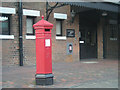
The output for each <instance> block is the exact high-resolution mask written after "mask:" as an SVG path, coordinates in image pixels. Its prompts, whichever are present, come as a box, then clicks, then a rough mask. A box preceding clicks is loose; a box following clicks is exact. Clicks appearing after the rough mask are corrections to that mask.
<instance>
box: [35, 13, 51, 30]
mask: <svg viewBox="0 0 120 90" xmlns="http://www.w3.org/2000/svg"><path fill="white" fill-rule="evenodd" d="M33 27H34V29H41V28H42V29H52V27H53V24H52V23H50V22H48V21H46V20H44V16H43V15H42V20H40V21H38V22H37V23H36V24H34V25H33Z"/></svg>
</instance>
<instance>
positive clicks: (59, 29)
mask: <svg viewBox="0 0 120 90" xmlns="http://www.w3.org/2000/svg"><path fill="white" fill-rule="evenodd" d="M56 36H62V20H58V19H57V20H56Z"/></svg>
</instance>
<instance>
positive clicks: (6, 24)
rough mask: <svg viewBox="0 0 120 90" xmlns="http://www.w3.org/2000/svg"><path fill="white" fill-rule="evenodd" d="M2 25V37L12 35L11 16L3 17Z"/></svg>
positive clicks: (0, 33) (0, 20) (0, 23)
mask: <svg viewBox="0 0 120 90" xmlns="http://www.w3.org/2000/svg"><path fill="white" fill-rule="evenodd" d="M0 25H1V26H2V31H1V32H0V35H10V16H9V15H2V16H0Z"/></svg>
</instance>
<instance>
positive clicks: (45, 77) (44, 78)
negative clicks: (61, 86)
mask: <svg viewBox="0 0 120 90" xmlns="http://www.w3.org/2000/svg"><path fill="white" fill-rule="evenodd" d="M53 77H54V76H53V74H36V75H35V80H36V85H53Z"/></svg>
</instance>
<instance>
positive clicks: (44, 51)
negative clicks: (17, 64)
mask: <svg viewBox="0 0 120 90" xmlns="http://www.w3.org/2000/svg"><path fill="white" fill-rule="evenodd" d="M33 27H34V29H35V34H36V75H35V79H36V84H37V85H52V84H53V74H52V41H51V29H52V27H53V24H51V23H49V22H47V21H45V20H44V16H42V20H40V21H39V22H37V23H36V24H34V25H33Z"/></svg>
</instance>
